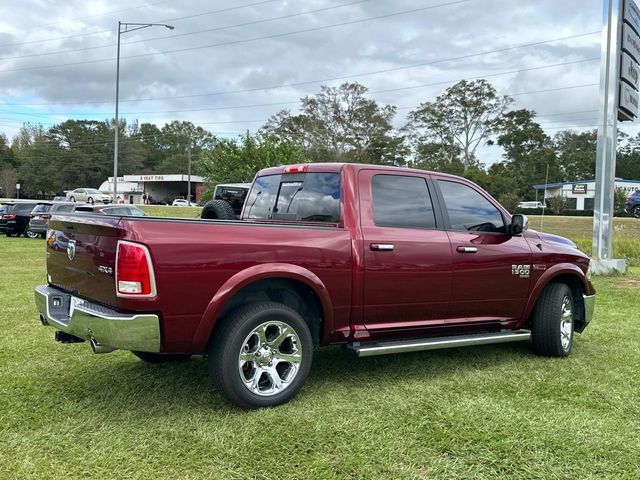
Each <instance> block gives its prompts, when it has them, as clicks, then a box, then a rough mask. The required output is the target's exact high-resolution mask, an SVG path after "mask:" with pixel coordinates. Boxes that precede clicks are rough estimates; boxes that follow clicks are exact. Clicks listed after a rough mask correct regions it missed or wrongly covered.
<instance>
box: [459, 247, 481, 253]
mask: <svg viewBox="0 0 640 480" xmlns="http://www.w3.org/2000/svg"><path fill="white" fill-rule="evenodd" d="M456 250H457V251H458V253H476V252H477V251H478V248H477V247H462V246H460V247H458V248H457V249H456Z"/></svg>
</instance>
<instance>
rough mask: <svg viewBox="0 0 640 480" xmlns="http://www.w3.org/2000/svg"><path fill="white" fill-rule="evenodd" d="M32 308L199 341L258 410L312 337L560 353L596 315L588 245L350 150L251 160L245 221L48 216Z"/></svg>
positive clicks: (66, 338)
mask: <svg viewBox="0 0 640 480" xmlns="http://www.w3.org/2000/svg"><path fill="white" fill-rule="evenodd" d="M49 228H50V230H49V231H48V233H47V253H46V255H47V269H48V275H47V281H48V284H47V285H42V286H39V287H37V288H36V291H35V297H36V304H37V306H38V309H39V311H40V320H41V321H42V323H43V324H45V325H50V326H52V327H54V328H55V329H56V330H57V332H56V339H57V340H59V341H62V342H77V341H85V340H86V341H88V342H90V344H91V346H92V348H93V350H94V352H96V353H103V352H109V351H112V350H114V349H124V350H131V351H132V352H133V353H134V354H135V355H137V356H138V357H140V358H141V359H143V360H146V361H150V362H159V361H168V360H172V359H176V358H184V357H186V356H189V355H193V354H196V355H205V357H206V361H207V364H208V366H209V369H210V371H211V374H212V378H213V383H214V386H215V387H216V389H218V390H219V391H220V393H221V394H222V395H223V396H224V397H226V398H227V399H228V400H230V401H231V402H233V403H235V404H237V405H239V406H241V407H244V408H256V407H263V406H271V405H277V404H280V403H283V402H285V401H287V400H289V399H290V398H291V397H293V396H294V395H295V394H296V393H297V392H298V390H299V389H300V388H301V387H302V384H303V383H304V381H305V379H306V377H307V374H308V372H309V369H310V367H311V360H312V356H313V349H314V347H315V346H318V345H327V344H332V343H341V344H344V345H345V346H346V348H347V349H348V350H349V351H350V352H352V353H354V354H355V355H357V356H361V357H362V356H368V355H380V354H387V353H396V352H405V351H416V350H429V349H436V348H444V347H451V346H465V345H479V344H489V343H500V342H512V341H521V340H530V341H531V344H532V347H533V350H534V351H535V352H536V353H539V354H542V355H547V356H565V355H568V354H569V352H570V350H571V345H572V341H573V336H574V332H582V331H583V330H584V328H585V327H586V326H587V324H588V323H589V321H590V320H591V317H592V315H593V307H594V302H595V291H594V289H593V286H592V285H591V283H590V282H589V280H588V279H587V276H586V273H587V268H588V266H589V258H588V257H587V256H586V255H584V254H583V253H581V252H580V251H579V250H578V249H577V248H576V246H575V245H574V244H573V243H572V242H570V241H569V240H566V239H564V238H562V237H557V236H554V235H548V234H543V233H537V232H534V231H531V230H527V219H526V217H523V216H522V215H513V216H512V215H509V213H507V212H506V211H505V210H504V208H502V207H501V206H500V205H499V204H498V203H497V202H496V201H495V200H494V199H493V198H491V197H490V196H489V195H488V194H487V193H486V192H484V191H483V190H482V189H480V188H478V187H477V186H476V185H474V184H473V183H471V182H469V181H467V180H465V179H462V178H459V177H454V176H450V175H444V174H439V173H434V172H425V171H420V170H410V169H403V168H393V167H381V166H370V165H352V164H330V163H328V164H308V165H306V164H305V165H297V166H286V167H275V168H269V169H265V170H262V171H261V172H259V173H258V175H257V176H256V179H255V181H254V183H253V186H252V188H251V192H250V194H249V196H248V198H247V201H246V203H245V206H244V210H243V212H242V217H241V220H238V221H219V220H197V219H167V218H152V217H141V218H133V217H118V216H111V217H109V216H88V215H84V216H82V215H64V216H62V215H60V216H54V217H53V218H52V219H51V220H50V221H49Z"/></svg>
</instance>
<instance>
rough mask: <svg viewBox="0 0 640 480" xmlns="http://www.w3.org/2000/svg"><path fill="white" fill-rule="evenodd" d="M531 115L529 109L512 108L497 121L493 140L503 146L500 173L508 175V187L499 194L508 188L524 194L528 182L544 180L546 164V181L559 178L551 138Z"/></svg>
mask: <svg viewBox="0 0 640 480" xmlns="http://www.w3.org/2000/svg"><path fill="white" fill-rule="evenodd" d="M535 115H536V114H535V112H534V111H532V110H526V109H522V110H513V111H511V112H508V113H506V114H504V115H503V117H502V118H500V119H499V120H498V122H497V130H498V137H497V139H496V143H497V144H498V145H500V146H501V147H502V148H503V149H504V155H503V157H504V161H503V162H502V163H503V165H504V171H503V172H501V173H502V175H504V176H507V177H510V179H512V181H510V182H509V183H511V185H512V187H511V189H510V190H508V191H502V192H501V193H502V194H506V193H509V192H512V193H515V194H516V195H518V196H520V197H521V198H527V197H528V196H529V195H530V194H531V191H532V185H535V184H537V183H544V182H545V179H546V178H547V168H548V172H549V181H558V180H561V179H562V178H561V172H560V169H559V166H558V161H557V158H556V153H555V150H554V148H553V142H552V141H551V138H549V136H548V135H547V134H546V133H545V132H544V130H543V129H542V127H541V126H540V125H539V124H538V123H537V122H536V121H535V120H534V119H535ZM496 170H497V169H496ZM493 173H496V172H493Z"/></svg>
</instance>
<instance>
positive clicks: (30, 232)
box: [27, 230, 40, 238]
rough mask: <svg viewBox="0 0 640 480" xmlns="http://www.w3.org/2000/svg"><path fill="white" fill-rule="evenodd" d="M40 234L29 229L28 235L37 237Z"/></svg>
mask: <svg viewBox="0 0 640 480" xmlns="http://www.w3.org/2000/svg"><path fill="white" fill-rule="evenodd" d="M38 235H40V234H39V233H36V232H34V231H32V230H27V237H29V238H37V237H38Z"/></svg>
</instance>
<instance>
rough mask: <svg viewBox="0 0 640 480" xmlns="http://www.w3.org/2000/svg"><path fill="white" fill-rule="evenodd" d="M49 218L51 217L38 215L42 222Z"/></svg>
mask: <svg viewBox="0 0 640 480" xmlns="http://www.w3.org/2000/svg"><path fill="white" fill-rule="evenodd" d="M50 217H51V215H40V218H41V219H42V220H49V218H50Z"/></svg>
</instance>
